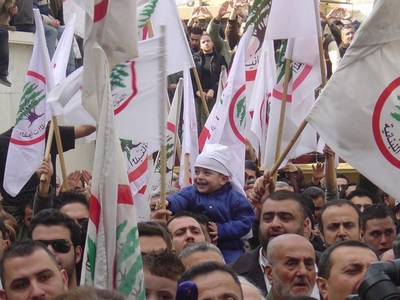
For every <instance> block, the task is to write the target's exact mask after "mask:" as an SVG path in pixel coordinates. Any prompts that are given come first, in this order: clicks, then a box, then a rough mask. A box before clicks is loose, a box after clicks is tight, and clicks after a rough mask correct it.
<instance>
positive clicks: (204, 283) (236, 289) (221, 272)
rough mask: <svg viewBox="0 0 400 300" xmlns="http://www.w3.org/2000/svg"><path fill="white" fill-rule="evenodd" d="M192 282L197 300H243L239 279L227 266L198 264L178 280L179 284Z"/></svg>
mask: <svg viewBox="0 0 400 300" xmlns="http://www.w3.org/2000/svg"><path fill="white" fill-rule="evenodd" d="M185 281H192V282H193V283H194V284H196V286H197V290H198V297H197V299H199V300H202V299H235V300H243V299H244V298H243V291H242V287H241V285H240V282H239V279H238V277H237V275H236V273H235V272H234V271H232V269H231V268H229V267H228V266H226V265H224V264H221V263H218V262H214V261H212V262H204V263H201V264H198V265H196V266H194V267H192V268H190V269H189V270H187V271H186V272H185V273H183V274H182V277H181V278H180V279H179V282H178V283H179V284H180V283H182V282H185Z"/></svg>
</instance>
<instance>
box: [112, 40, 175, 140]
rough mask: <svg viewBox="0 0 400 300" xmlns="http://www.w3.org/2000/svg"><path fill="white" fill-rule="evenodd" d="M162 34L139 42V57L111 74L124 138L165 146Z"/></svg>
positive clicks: (117, 117) (165, 119)
mask: <svg viewBox="0 0 400 300" xmlns="http://www.w3.org/2000/svg"><path fill="white" fill-rule="evenodd" d="M161 37H162V36H161V35H160V36H158V37H154V38H151V39H148V40H145V41H140V42H139V57H137V58H135V59H133V60H130V61H127V62H124V63H121V64H118V65H116V66H115V67H114V68H113V69H112V71H111V75H110V79H111V93H112V99H113V105H114V114H115V126H116V128H117V132H118V136H119V138H121V139H126V140H130V141H132V142H133V143H135V144H137V143H143V142H146V143H149V144H151V145H156V146H160V145H162V144H163V143H165V139H166V136H165V128H166V124H167V112H166V104H165V91H166V88H165V85H166V76H164V75H165V73H164V72H163V71H161V70H163V67H165V66H163V65H162V64H163V60H162V58H163V57H165V53H164V50H165V49H164V47H163V45H162V44H161Z"/></svg>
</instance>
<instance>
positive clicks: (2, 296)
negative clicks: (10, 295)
mask: <svg viewBox="0 0 400 300" xmlns="http://www.w3.org/2000/svg"><path fill="white" fill-rule="evenodd" d="M0 299H1V300H7V295H6V292H5V291H4V290H3V289H0Z"/></svg>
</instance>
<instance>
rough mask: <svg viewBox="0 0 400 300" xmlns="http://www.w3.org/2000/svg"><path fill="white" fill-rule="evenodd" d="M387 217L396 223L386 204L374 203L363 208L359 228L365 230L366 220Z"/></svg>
mask: <svg viewBox="0 0 400 300" xmlns="http://www.w3.org/2000/svg"><path fill="white" fill-rule="evenodd" d="M387 217H390V218H391V219H392V221H393V225H395V224H396V221H395V218H394V214H393V212H392V210H391V209H390V208H389V207H387V206H386V205H383V204H378V203H375V204H373V205H371V206H369V207H366V208H364V212H363V213H362V223H361V228H362V230H363V231H364V232H365V229H366V225H367V221H369V220H374V219H385V218H387Z"/></svg>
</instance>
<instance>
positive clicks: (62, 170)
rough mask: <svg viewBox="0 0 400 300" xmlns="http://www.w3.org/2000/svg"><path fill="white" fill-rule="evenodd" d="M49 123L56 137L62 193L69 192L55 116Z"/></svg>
mask: <svg viewBox="0 0 400 300" xmlns="http://www.w3.org/2000/svg"><path fill="white" fill-rule="evenodd" d="M51 123H54V135H55V136H56V144H57V152H58V158H59V159H60V167H61V174H62V178H63V183H62V184H63V188H64V191H68V190H69V186H68V178H67V170H66V169H65V160H64V151H63V147H62V142H61V135H60V128H59V127H58V120H57V116H53V118H52V121H51Z"/></svg>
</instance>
